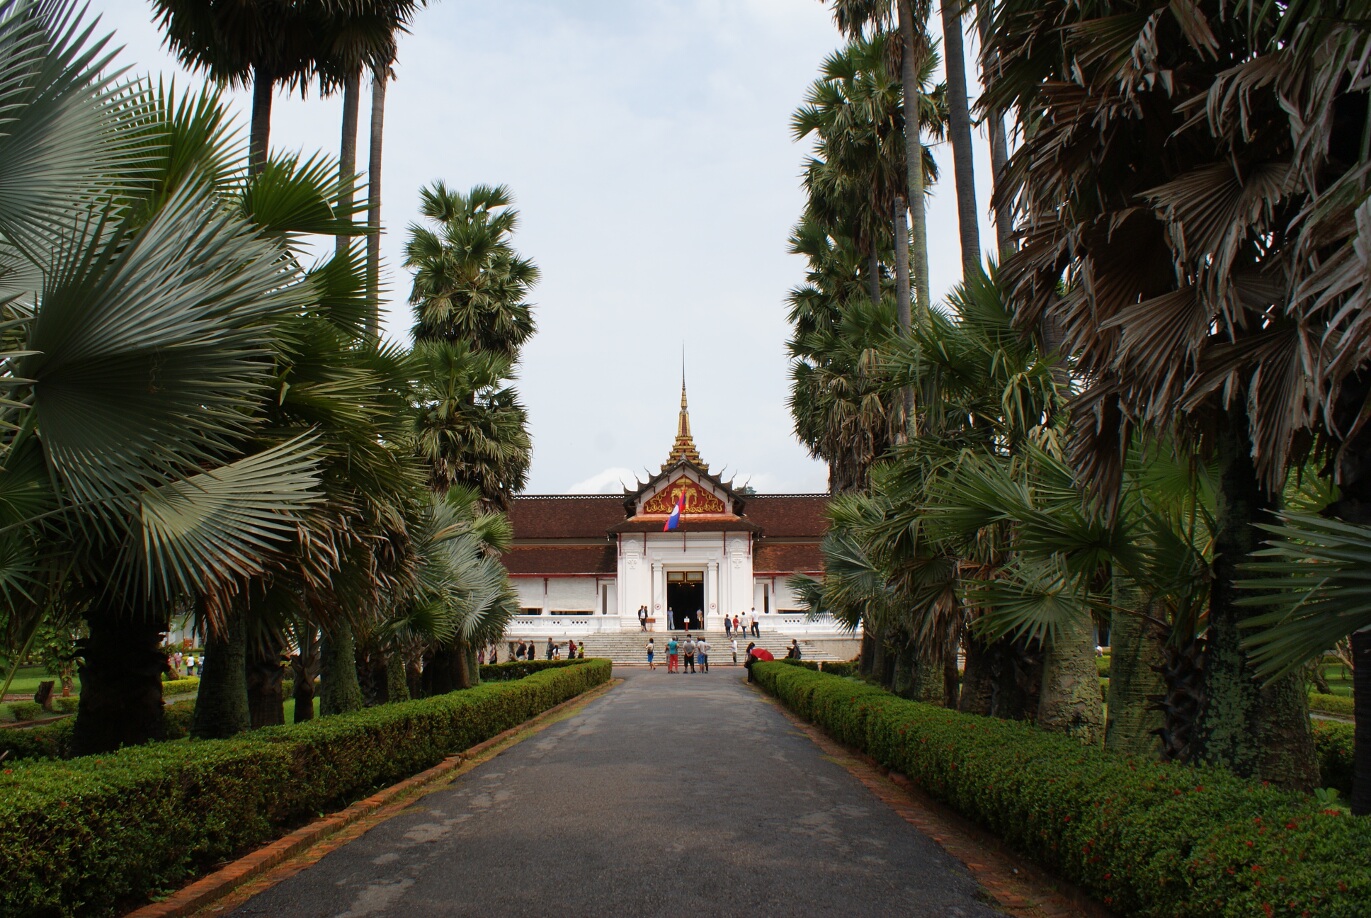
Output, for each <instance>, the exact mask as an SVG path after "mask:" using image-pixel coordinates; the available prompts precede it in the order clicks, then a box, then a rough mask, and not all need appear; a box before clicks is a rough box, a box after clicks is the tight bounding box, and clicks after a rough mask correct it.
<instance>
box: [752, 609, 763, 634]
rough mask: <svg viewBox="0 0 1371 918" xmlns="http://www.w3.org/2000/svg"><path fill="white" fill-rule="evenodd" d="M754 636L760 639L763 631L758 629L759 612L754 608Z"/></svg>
mask: <svg viewBox="0 0 1371 918" xmlns="http://www.w3.org/2000/svg"><path fill="white" fill-rule="evenodd" d="M752 636H753V637H755V638H759V637H761V636H762V632H761V630H760V629H759V628H758V627H757V610H756V608H753V610H752Z"/></svg>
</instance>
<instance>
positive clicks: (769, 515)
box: [516, 494, 828, 539]
mask: <svg viewBox="0 0 1371 918" xmlns="http://www.w3.org/2000/svg"><path fill="white" fill-rule="evenodd" d="M746 501H747V502H746V504H745V505H744V507H743V513H744V514H745V515H746V516H747V518H748V519H749V520H751V521H752V522H754V523H756V524H757V525H758V526H760V527H761V528H762V534H763V536H765V537H769V538H805V537H809V538H813V539H819V538H822V537H823V535H824V533H826V532H828V517H826V516H825V515H824V512H825V511H826V510H827V509H828V495H827V494H754V495H751V496H750V497H748V498H746ZM516 532H517V530H516Z"/></svg>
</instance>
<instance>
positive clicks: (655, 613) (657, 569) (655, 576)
mask: <svg viewBox="0 0 1371 918" xmlns="http://www.w3.org/2000/svg"><path fill="white" fill-rule="evenodd" d="M664 595H665V594H664V591H663V589H662V562H660V561H653V562H652V600H651V602H650V603H649V605H648V608H649V609H650V611H651V612H652V617H653V618H655V619H657V624H658V625H659V626H662V622H664V621H666V606H665V605H664ZM662 627H665V626H662Z"/></svg>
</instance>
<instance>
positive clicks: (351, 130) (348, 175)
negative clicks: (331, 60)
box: [334, 68, 362, 258]
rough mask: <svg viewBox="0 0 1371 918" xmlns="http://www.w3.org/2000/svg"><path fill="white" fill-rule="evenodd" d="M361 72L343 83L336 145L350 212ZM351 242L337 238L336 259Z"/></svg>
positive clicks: (360, 94) (345, 198)
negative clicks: (337, 142) (341, 110)
mask: <svg viewBox="0 0 1371 918" xmlns="http://www.w3.org/2000/svg"><path fill="white" fill-rule="evenodd" d="M361 96H362V71H361V68H358V69H357V70H354V71H353V72H352V73H350V74H348V75H347V78H346V79H345V80H344V81H343V137H342V140H341V141H340V143H339V145H338V171H339V173H341V175H342V179H343V187H342V199H343V201H342V203H343V206H344V208H345V209H346V210H348V211H351V210H352V201H353V191H354V186H355V182H354V176H355V175H356V174H357V119H358V109H360V108H361ZM350 243H351V240H350V239H349V238H348V237H347V236H339V237H338V238H337V239H336V240H335V241H334V253H335V255H337V256H338V257H340V258H341V257H342V256H344V255H346V254H347V250H348V245H349V244H350Z"/></svg>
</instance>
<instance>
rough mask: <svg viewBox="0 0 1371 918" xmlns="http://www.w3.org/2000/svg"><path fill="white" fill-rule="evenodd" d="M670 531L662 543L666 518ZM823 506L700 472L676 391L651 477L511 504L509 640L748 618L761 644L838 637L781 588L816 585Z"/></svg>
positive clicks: (821, 497)
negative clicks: (643, 623) (674, 418)
mask: <svg viewBox="0 0 1371 918" xmlns="http://www.w3.org/2000/svg"><path fill="white" fill-rule="evenodd" d="M678 504H680V506H681V508H682V512H681V515H680V522H679V525H678V526H677V528H675V529H674V530H671V531H664V527H665V526H666V523H667V519H668V517H669V516H670V515H671V512H672V510H673V508H675V507H676V506H677V505H678ZM827 505H828V495H827V494H756V493H753V492H752V491H751V490H750V489H748V488H740V487H738V486H737V485H736V484H735V483H734V482H732V481H728V482H725V481H723V480H721V479H720V477H719V476H717V475H714V474H712V473H711V472H710V471H709V465H708V464H707V463H706V462H705V461H704V460H703V459H701V458H700V454H699V451H698V450H697V449H696V448H695V441H694V439H693V438H692V437H691V434H690V413H689V409H688V408H687V403H686V390H685V383H684V381H683V382H682V384H681V412H680V418H679V421H678V423H677V430H676V440H675V442H674V443H673V444H672V446H671V452H670V454H669V455H668V456H667V459H666V461H665V462H664V463H662V467H661V471H660V472H658V473H657V474H656V475H654V476H652V478H651V480H649V481H647V482H638V483H637V484H636V486H635V487H634V488H631V489H626V490H625V491H624V493H623V494H621V495H580V494H541V495H527V496H521V497H516V498H515V499H514V500H513V502H512V504H511V506H510V509H509V517H510V520H511V522H512V523H513V525H514V543H513V546H512V547H511V548H510V550H509V551H508V552H506V554H505V556H504V562H505V566H506V568H507V569H508V570H509V573H510V577H511V579H512V580H513V582H514V584H515V587H516V588H517V590H518V592H519V599H520V605H521V607H522V614H521V615H520V616H519V617H518V619H517V620H516V622H515V623H514V624H513V625H512V626H511V631H510V633H516V632H517V633H519V634H544V633H546V634H549V635H553V634H571V633H576V634H583V635H584V634H594V633H604V632H618V631H637V630H638V629H639V622H638V610H639V608H640V607H644V606H645V607H646V608H647V610H648V615H649V616H650V617H651V618H652V619H653V623H652V626H653V630H656V631H662V630H674V629H682V628H685V627H687V626H689V627H690V628H692V629H697V630H698V629H703V630H707V631H722V630H723V616H725V615H728V616H732V615H735V614H737V615H739V616H746V615H749V614H751V612H752V610H753V609H755V610H756V614H757V618H758V620H759V621H760V622H761V623H762V627H763V628H764V629H766V630H767V631H768V632H771V633H776V632H784V633H786V634H796V635H801V636H806V637H812V638H823V637H825V636H827V635H833V636H835V637H836V636H838V633H839V632H838V629H836V628H835V625H834V623H833V622H832V621H831V620H829V619H827V617H821V618H819V619H810V618H809V617H808V616H807V615H806V610H805V608H804V607H803V604H802V603H801V602H800V601H799V599H798V598H797V597H796V595H795V593H794V591H793V590H792V589H791V588H790V587H789V586H788V585H787V580H788V579H789V578H791V577H792V576H794V575H796V574H802V575H805V576H809V577H815V578H821V577H822V576H823V557H822V554H821V552H820V550H819V545H820V542H821V541H822V539H823V537H824V533H825V531H826V530H827V527H828V521H827V518H826V516H825V509H826V507H827Z"/></svg>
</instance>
